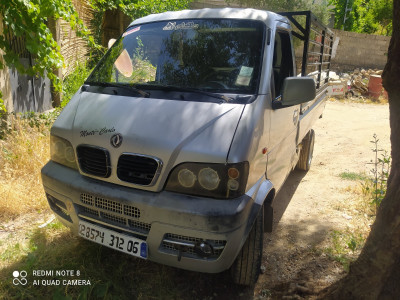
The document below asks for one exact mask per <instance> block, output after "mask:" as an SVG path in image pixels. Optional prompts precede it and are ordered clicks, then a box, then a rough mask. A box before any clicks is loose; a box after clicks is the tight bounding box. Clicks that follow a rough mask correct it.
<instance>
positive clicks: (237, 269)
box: [230, 207, 264, 286]
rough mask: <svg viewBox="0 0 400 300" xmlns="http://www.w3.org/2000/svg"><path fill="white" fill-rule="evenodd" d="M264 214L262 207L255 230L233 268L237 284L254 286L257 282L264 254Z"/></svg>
mask: <svg viewBox="0 0 400 300" xmlns="http://www.w3.org/2000/svg"><path fill="white" fill-rule="evenodd" d="M263 213H264V207H261V209H260V212H259V213H258V216H257V218H256V221H255V222H254V225H253V228H252V229H251V231H250V233H249V236H248V237H247V240H246V242H245V243H244V245H243V248H242V250H240V252H239V254H238V256H237V257H236V259H235V261H234V263H233V265H232V267H231V270H230V271H231V276H232V279H233V282H234V283H236V284H239V285H246V286H252V285H254V284H255V283H256V282H257V279H258V275H259V274H260V267H261V258H262V252H263V238H264V231H263V228H264V224H263V223H264V215H263Z"/></svg>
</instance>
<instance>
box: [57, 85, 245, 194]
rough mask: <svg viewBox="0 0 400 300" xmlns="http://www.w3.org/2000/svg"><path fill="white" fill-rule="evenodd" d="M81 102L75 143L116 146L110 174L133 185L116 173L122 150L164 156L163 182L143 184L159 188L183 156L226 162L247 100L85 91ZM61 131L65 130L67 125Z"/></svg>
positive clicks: (112, 179) (75, 122) (73, 136)
mask: <svg viewBox="0 0 400 300" xmlns="http://www.w3.org/2000/svg"><path fill="white" fill-rule="evenodd" d="M75 107H76V114H75V117H74V120H73V124H72V128H71V127H70V128H71V129H72V130H71V131H72V134H71V136H70V139H71V143H72V144H73V146H74V147H77V146H79V145H83V144H85V145H93V146H98V147H102V148H105V149H107V150H108V151H109V152H110V159H111V165H112V175H111V176H110V177H109V178H107V179H104V180H106V181H110V182H114V183H118V184H123V185H126V186H131V185H132V184H130V183H124V182H121V181H120V180H119V179H118V178H117V176H116V167H117V166H116V164H117V162H118V158H119V156H120V155H121V154H122V153H137V154H144V155H149V156H153V157H156V158H158V159H160V160H161V161H162V164H163V167H162V170H161V174H160V177H159V179H158V182H157V183H156V184H155V185H154V186H152V187H142V188H143V189H147V190H154V191H158V190H161V189H162V187H163V186H164V183H165V180H166V178H167V176H168V174H169V172H170V171H171V169H172V168H173V167H174V166H176V165H177V164H179V163H181V162H207V163H225V162H226V159H227V155H228V151H229V148H230V145H231V142H232V139H233V136H234V133H235V130H236V127H237V124H238V122H239V119H240V116H241V114H242V111H243V108H244V105H242V104H229V103H223V104H218V103H208V102H194V101H177V100H164V99H153V98H135V97H125V96H113V95H104V94H96V93H89V92H83V93H81V94H80V100H79V103H78V104H77V106H75ZM66 113H68V112H66ZM61 119H62V118H61ZM60 125H61V124H57V122H56V123H55V125H54V128H53V129H52V133H53V134H56V135H57V126H60ZM70 126H71V125H70ZM68 127H69V126H68ZM60 131H61V132H65V127H64V130H62V129H60ZM117 133H119V134H121V135H122V138H123V140H122V144H121V146H120V147H118V148H114V147H113V146H111V142H110V139H111V137H112V136H113V135H114V134H117Z"/></svg>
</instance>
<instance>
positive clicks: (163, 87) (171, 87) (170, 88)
mask: <svg viewBox="0 0 400 300" xmlns="http://www.w3.org/2000/svg"><path fill="white" fill-rule="evenodd" d="M146 86H149V87H155V88H159V89H161V90H168V91H180V92H189V93H196V94H202V95H206V96H209V97H213V98H217V99H221V100H223V101H224V102H229V101H231V100H233V98H230V97H227V96H225V95H220V94H216V93H211V92H206V91H204V90H200V89H195V88H187V87H181V86H175V85H169V84H149V85H146Z"/></svg>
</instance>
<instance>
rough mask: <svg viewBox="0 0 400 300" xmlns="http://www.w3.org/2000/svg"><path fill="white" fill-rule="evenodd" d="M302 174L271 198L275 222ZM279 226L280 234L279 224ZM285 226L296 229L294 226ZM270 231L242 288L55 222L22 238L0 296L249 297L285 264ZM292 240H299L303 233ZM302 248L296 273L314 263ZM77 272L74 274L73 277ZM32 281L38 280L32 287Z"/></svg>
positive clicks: (0, 276) (2, 273)
mask: <svg viewBox="0 0 400 300" xmlns="http://www.w3.org/2000/svg"><path fill="white" fill-rule="evenodd" d="M305 174H306V173H304V172H297V171H295V172H293V173H292V174H291V175H290V176H289V178H288V180H287V181H286V183H285V185H284V186H283V187H282V190H281V192H280V193H279V194H278V195H277V197H276V200H275V201H274V202H275V203H274V208H275V222H276V223H277V222H278V221H279V220H280V219H281V218H282V215H283V213H284V212H285V210H286V208H287V207H288V205H289V203H290V200H291V199H292V197H293V195H294V193H295V191H296V189H297V187H298V185H299V183H300V182H301V180H302V179H303V177H304V176H305ZM278 226H279V225H278ZM278 226H276V227H277V229H278V231H280V233H279V236H281V235H282V228H279V227H278ZM290 226H301V224H291V225H290ZM319 229H320V230H327V228H319ZM286 230H294V232H297V231H298V230H297V229H296V230H295V229H294V228H287V229H286ZM274 234H275V233H274V232H273V233H272V234H266V235H265V236H264V240H265V243H266V252H264V257H263V264H264V265H266V266H267V268H266V272H265V273H264V274H262V275H261V276H260V279H259V282H258V283H257V285H256V286H255V287H252V288H245V287H240V286H236V285H234V284H233V283H232V281H231V278H230V274H229V272H228V271H226V272H223V273H220V274H202V273H196V272H190V271H185V270H180V269H176V268H172V267H168V266H163V265H159V264H156V263H152V262H150V261H145V260H141V259H137V258H134V257H131V256H128V255H126V254H123V253H119V252H116V251H114V250H112V249H108V248H106V247H101V246H99V245H96V244H93V243H91V242H88V241H86V240H83V239H81V238H78V237H76V236H74V235H73V234H72V233H71V232H69V231H68V230H67V229H62V227H60V225H58V227H57V226H55V227H51V226H50V227H47V228H41V229H39V228H38V229H36V230H34V231H33V233H32V234H31V235H30V236H27V237H26V238H27V239H29V242H28V248H27V249H26V251H25V253H26V254H25V255H24V256H22V257H21V258H20V259H19V260H18V261H17V262H15V263H14V264H13V265H11V266H9V267H7V268H5V269H3V270H0V282H1V284H0V295H1V294H2V295H3V296H4V298H6V299H7V298H17V299H18V298H20V299H26V298H41V299H52V298H54V297H55V295H57V297H58V298H57V299H77V298H79V297H81V298H80V299H201V300H206V299H207V300H211V299H253V297H254V295H256V296H257V297H258V296H260V295H262V293H263V290H265V288H271V282H267V280H266V278H268V279H270V278H272V277H274V276H275V277H276V274H279V273H280V272H281V273H285V272H286V271H287V270H284V268H287V266H286V265H285V263H286V261H285V258H283V259H282V261H280V259H281V258H280V255H281V254H282V253H284V252H285V251H287V249H281V248H280V247H281V246H280V244H279V243H275V244H274V243H272V244H274V247H270V245H269V244H270V242H269V240H270V239H271V237H272V238H274ZM275 237H276V236H275ZM294 238H295V239H304V238H305V236H298V237H297V236H295V237H294ZM314 242H316V243H318V242H319V241H314ZM292 243H295V241H292ZM307 251H308V250H307V249H304V251H303V250H302V249H296V250H295V251H292V256H293V257H295V258H296V262H293V261H292V263H294V264H296V266H297V267H296V268H293V270H294V269H296V271H297V270H300V271H301V270H304V269H307V268H308V267H309V266H310V264H315V261H310V260H304V259H303V258H304V257H303V256H304V255H305V254H304V253H305V252H307ZM303 252H304V253H303ZM16 270H18V271H21V270H24V271H26V272H27V280H28V284H27V285H15V284H13V272H14V271H16ZM35 270H45V271H54V272H53V275H50V276H33V271H35ZM57 270H74V271H75V272H74V274H75V275H74V276H56V274H55V271H57ZM77 271H79V276H77V275H76V274H77ZM34 280H36V281H34ZM57 280H59V281H57ZM65 280H67V281H68V280H81V282H80V283H79V284H80V285H79V284H78V285H69V286H67V285H66V283H67V282H66V281H65ZM83 281H85V282H83ZM87 281H90V285H86V284H87ZM34 282H36V283H37V284H36V285H34ZM76 283H77V282H76ZM261 299H262V298H261Z"/></svg>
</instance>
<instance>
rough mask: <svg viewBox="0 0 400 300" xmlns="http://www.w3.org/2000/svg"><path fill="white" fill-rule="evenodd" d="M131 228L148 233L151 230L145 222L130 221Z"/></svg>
mask: <svg viewBox="0 0 400 300" xmlns="http://www.w3.org/2000/svg"><path fill="white" fill-rule="evenodd" d="M128 225H129V227H131V228H133V229H135V230H136V231H139V232H143V233H148V232H149V231H150V229H151V225H150V224H147V223H143V222H138V221H133V220H128Z"/></svg>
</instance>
